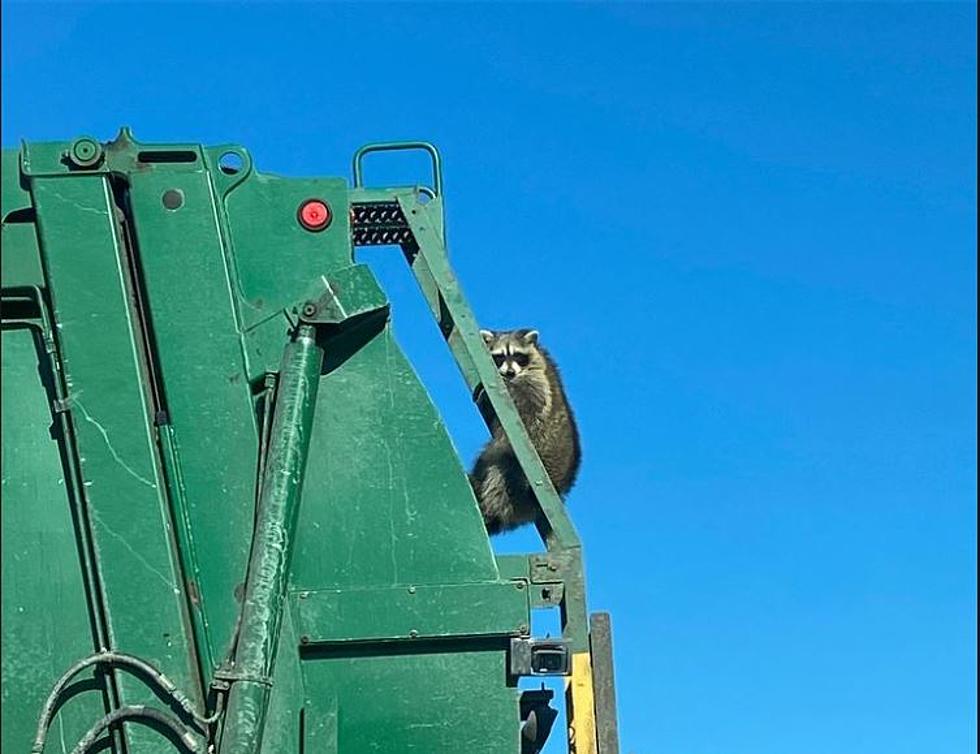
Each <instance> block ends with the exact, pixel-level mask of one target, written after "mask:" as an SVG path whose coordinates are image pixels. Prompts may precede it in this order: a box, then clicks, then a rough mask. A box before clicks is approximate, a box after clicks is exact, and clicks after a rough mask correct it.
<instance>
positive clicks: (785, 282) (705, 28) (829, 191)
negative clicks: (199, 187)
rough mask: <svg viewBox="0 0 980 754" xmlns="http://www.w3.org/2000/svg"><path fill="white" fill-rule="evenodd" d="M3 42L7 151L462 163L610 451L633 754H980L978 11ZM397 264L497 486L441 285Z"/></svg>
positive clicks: (681, 10) (470, 200)
mask: <svg viewBox="0 0 980 754" xmlns="http://www.w3.org/2000/svg"><path fill="white" fill-rule="evenodd" d="M3 15H4V18H3V21H4V23H3V59H2V62H3V73H2V77H3V115H2V127H3V144H4V146H11V145H15V144H16V143H17V141H18V140H19V139H20V138H22V137H25V138H30V139H48V138H57V139H68V138H72V137H74V136H76V135H79V134H81V133H90V134H93V135H95V136H97V137H99V138H102V139H108V138H110V137H112V136H113V135H114V134H115V132H116V130H117V129H118V127H119V126H120V125H121V124H123V123H128V124H130V125H132V126H133V128H134V130H135V133H136V135H137V137H138V138H140V139H141V140H143V141H154V140H158V141H192V140H200V141H203V142H209V143H226V142H238V143H240V144H243V145H244V146H246V147H247V148H249V149H250V150H251V152H252V154H253V157H254V159H255V161H256V163H257V165H258V167H259V169H261V170H265V171H268V172H277V173H283V174H293V175H347V174H348V171H349V157H350V154H351V153H352V152H353V150H354V149H355V148H356V147H357V146H359V145H360V144H362V143H365V142H368V141H374V140H382V139H402V138H405V139H419V138H421V139H428V140H431V141H433V142H435V143H437V144H438V146H439V147H440V148H441V149H442V151H443V155H444V158H445V161H446V168H445V179H446V195H447V207H448V222H449V239H450V244H451V253H452V258H453V262H454V264H455V268H456V272H457V273H458V275H459V278H460V280H461V282H462V284H463V286H464V288H465V290H466V292H467V293H468V295H469V297H470V301H471V303H472V305H473V307H474V308H475V310H476V313H477V315H478V317H479V318H480V320H481V322H482V323H483V324H485V325H487V326H491V327H509V326H534V327H536V328H538V329H539V330H540V331H541V338H542V341H543V342H545V343H546V344H547V345H548V346H549V347H550V348H551V350H552V351H553V353H554V354H555V355H556V357H557V358H558V359H559V362H560V364H561V366H562V368H563V373H564V375H565V379H566V383H567V387H568V390H569V393H570V395H571V398H572V401H573V403H574V406H575V407H576V410H577V413H578V416H579V421H580V424H581V429H582V433H583V437H584V445H585V461H584V466H583V471H582V475H581V478H580V482H579V484H578V486H577V488H576V489H575V490H574V491H573V493H572V494H571V496H570V498H569V506H570V508H571V510H572V513H573V517H574V519H575V521H576V523H577V525H578V528H579V530H580V533H581V535H582V537H583V539H584V542H585V547H586V558H587V567H588V578H589V589H590V600H591V607H593V608H596V609H608V610H610V611H611V612H612V614H613V620H614V630H615V642H616V661H617V668H616V672H617V680H618V692H619V701H620V718H621V737H622V744H623V752H624V754H652V753H653V752H656V753H657V754H831V753H833V754H876V753H878V752H881V753H882V754H884V753H886V752H887V754H924V753H928V754H960V753H965V752H972V751H974V750H975V746H976V712H975V709H976V671H975V667H976V649H975V643H976V577H975V566H976V508H975V503H974V498H975V495H976V398H975V395H976V392H975V390H976V356H977V354H976V336H977V330H976V271H977V270H976V250H977V247H976V231H977V224H976V211H975V203H976V198H977V196H976V193H977V192H976V157H977V154H976V125H977V120H976V31H975V28H976V6H975V5H972V4H959V5H941V4H869V5H841V4H833V5H825V4H821V5H808V6H801V5H787V4H769V5H750V6H740V5H727V4H726V5H655V4H650V5H604V6H599V5H556V4H551V5H531V4H516V5H493V6H491V5H472V4H452V5H438V6H436V5H409V4H398V5H391V6H380V5H377V4H361V5H332V4H319V5H312V4H280V5H276V6H273V5H264V6H260V5H254V4H232V3H221V4H214V5H192V4H170V5H164V4H153V5H144V6H131V5H122V4H118V3H113V4H103V5H97V6H91V5H85V4H81V3H75V4H71V5H65V6H58V7H52V6H46V5H42V4H40V3H30V4H9V3H4V6H3ZM424 167H425V166H424V163H423V162H419V161H413V160H408V159H406V160H403V161H399V160H393V161H391V162H390V163H384V164H382V163H381V162H375V161H372V162H371V163H369V164H368V168H367V171H366V172H367V177H368V180H369V181H372V180H373V181H376V182H388V181H393V180H396V179H397V178H402V179H404V180H406V181H409V182H411V181H412V180H413V179H414V178H415V177H416V176H418V175H421V174H422V171H423V170H424ZM366 259H368V260H369V261H372V262H373V263H375V264H376V265H377V268H378V270H379V274H380V275H381V277H382V279H383V280H384V282H385V284H386V286H387V287H388V289H389V292H390V294H391V297H392V299H393V301H394V306H395V308H394V322H395V327H396V332H397V333H398V335H399V337H400V339H401V340H402V342H403V344H404V346H405V348H406V350H407V351H408V353H409V355H410V356H411V357H412V359H413V360H414V362H415V363H416V366H417V368H418V370H419V372H420V374H421V375H422V377H423V378H424V380H425V381H426V383H427V385H428V386H429V387H430V390H431V391H432V392H433V394H434V396H435V398H436V401H437V403H438V404H439V406H440V408H441V409H442V411H443V413H444V416H445V418H446V421H447V423H448V424H449V426H450V428H451V430H452V432H453V436H454V439H455V441H456V443H457V446H458V447H459V449H460V452H461V453H462V455H463V456H464V459H465V460H466V461H467V462H468V461H469V460H471V459H472V457H473V455H474V454H475V453H476V451H477V449H478V447H479V445H480V443H481V442H482V440H483V437H484V435H483V429H482V427H481V426H480V424H479V421H478V419H477V416H476V414H475V412H474V411H473V409H472V407H471V406H470V405H469V403H468V399H467V396H466V395H465V390H463V387H462V383H461V382H460V380H459V378H458V376H457V374H456V372H455V370H454V367H453V366H452V365H451V364H450V362H449V356H448V352H447V351H446V350H445V349H444V348H443V347H442V346H441V345H440V344H439V343H438V336H437V334H436V332H435V328H434V327H433V325H432V324H431V322H430V321H429V320H428V314H427V312H426V310H425V308H424V306H423V305H422V304H421V302H420V297H419V296H418V294H417V292H416V291H415V288H414V284H413V283H412V281H411V280H410V279H409V277H408V276H407V273H406V272H405V270H404V269H402V267H401V265H400V263H399V262H398V260H396V259H393V258H392V255H391V254H390V253H388V254H386V253H385V252H382V251H377V250H376V251H372V252H371V253H370V254H368V255H367V256H366ZM533 544H534V538H533V537H532V536H531V534H530V533H519V534H515V535H513V536H509V537H506V538H503V539H502V540H501V541H500V543H499V546H500V548H501V549H502V550H517V549H521V548H524V547H528V546H531V545H533ZM558 750H559V749H558V748H552V749H551V751H558Z"/></svg>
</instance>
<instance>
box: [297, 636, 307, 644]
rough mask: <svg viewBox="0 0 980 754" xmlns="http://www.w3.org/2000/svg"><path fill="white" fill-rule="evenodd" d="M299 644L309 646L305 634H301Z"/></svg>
mask: <svg viewBox="0 0 980 754" xmlns="http://www.w3.org/2000/svg"><path fill="white" fill-rule="evenodd" d="M299 643H300V644H309V643H310V637H309V636H307V635H306V634H303V635H302V636H300V637H299Z"/></svg>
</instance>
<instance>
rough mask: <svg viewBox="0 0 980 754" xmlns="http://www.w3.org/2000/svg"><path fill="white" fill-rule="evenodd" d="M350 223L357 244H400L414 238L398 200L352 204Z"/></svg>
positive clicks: (352, 239)
mask: <svg viewBox="0 0 980 754" xmlns="http://www.w3.org/2000/svg"><path fill="white" fill-rule="evenodd" d="M350 225H351V241H352V242H353V244H354V245H355V246H386V245H395V246H398V245H401V244H404V243H408V242H409V241H411V240H412V230H411V228H409V227H408V222H407V221H406V220H405V215H404V213H403V212H402V209H401V207H400V206H399V205H398V203H397V202H365V203H363V204H352V205H351V208H350Z"/></svg>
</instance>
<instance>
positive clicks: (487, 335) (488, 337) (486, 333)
mask: <svg viewBox="0 0 980 754" xmlns="http://www.w3.org/2000/svg"><path fill="white" fill-rule="evenodd" d="M480 337H481V338H483V342H484V343H492V342H493V331H492V330H480Z"/></svg>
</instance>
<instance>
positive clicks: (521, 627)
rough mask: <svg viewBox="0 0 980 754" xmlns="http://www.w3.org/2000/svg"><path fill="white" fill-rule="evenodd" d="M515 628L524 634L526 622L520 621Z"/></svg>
mask: <svg viewBox="0 0 980 754" xmlns="http://www.w3.org/2000/svg"><path fill="white" fill-rule="evenodd" d="M517 630H518V631H519V632H520V633H522V634H526V633H527V623H522V624H521V625H519V626H518V627H517Z"/></svg>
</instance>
